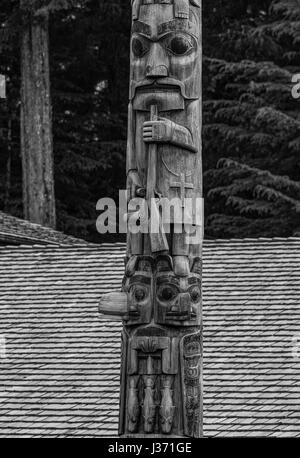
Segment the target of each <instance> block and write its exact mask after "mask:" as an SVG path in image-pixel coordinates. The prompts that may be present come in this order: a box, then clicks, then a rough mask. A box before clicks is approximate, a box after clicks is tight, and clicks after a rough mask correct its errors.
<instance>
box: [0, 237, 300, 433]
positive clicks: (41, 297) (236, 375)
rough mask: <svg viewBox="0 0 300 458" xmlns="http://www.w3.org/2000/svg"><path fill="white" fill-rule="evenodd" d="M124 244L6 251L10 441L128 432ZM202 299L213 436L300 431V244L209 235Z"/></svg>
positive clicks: (2, 374) (5, 428) (2, 321)
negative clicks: (117, 316)
mask: <svg viewBox="0 0 300 458" xmlns="http://www.w3.org/2000/svg"><path fill="white" fill-rule="evenodd" d="M124 250H125V247H124V245H120V244H119V245H118V244H116V245H102V246H95V245H91V246H73V247H50V246H45V247H29V246H28V247H11V248H7V247H2V248H0V260H1V262H0V279H1V280H0V366H1V370H0V437H55V436H56V437H74V436H81V437H103V436H115V435H116V434H117V422H118V419H117V414H118V394H119V388H120V386H119V364H120V331H121V325H120V323H112V322H108V321H107V320H106V319H103V318H102V319H99V316H98V314H97V303H98V299H99V296H101V294H102V293H105V292H107V291H112V290H118V289H119V287H120V282H121V277H122V274H123V256H124ZM203 294H204V434H205V436H214V437H218V436H235V437H236V436H294V437H295V436H298V437H300V359H299V355H300V351H298V348H297V343H298V341H299V342H300V305H299V297H300V239H298V240H297V239H285V240H279V239H278V240H243V241H208V242H206V243H205V249H204V278H203ZM297 339H298V340H297ZM297 351H298V355H297Z"/></svg>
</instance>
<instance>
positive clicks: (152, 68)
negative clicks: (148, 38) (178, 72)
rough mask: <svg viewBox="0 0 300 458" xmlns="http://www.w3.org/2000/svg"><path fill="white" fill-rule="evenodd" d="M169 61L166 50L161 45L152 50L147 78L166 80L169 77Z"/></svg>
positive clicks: (156, 44)
mask: <svg viewBox="0 0 300 458" xmlns="http://www.w3.org/2000/svg"><path fill="white" fill-rule="evenodd" d="M168 66H169V61H168V56H167V54H166V51H165V49H164V48H163V47H162V46H161V45H160V44H159V43H153V44H152V45H151V48H150V52H149V57H148V60H147V65H146V72H145V73H146V78H164V77H166V76H168V75H169V69H168Z"/></svg>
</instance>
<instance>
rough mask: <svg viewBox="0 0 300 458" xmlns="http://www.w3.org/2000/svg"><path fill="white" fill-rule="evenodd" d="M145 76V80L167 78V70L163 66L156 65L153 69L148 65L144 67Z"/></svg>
mask: <svg viewBox="0 0 300 458" xmlns="http://www.w3.org/2000/svg"><path fill="white" fill-rule="evenodd" d="M146 76H147V78H164V77H166V76H168V69H167V67H166V66H165V65H156V66H155V67H151V65H148V66H147V67H146Z"/></svg>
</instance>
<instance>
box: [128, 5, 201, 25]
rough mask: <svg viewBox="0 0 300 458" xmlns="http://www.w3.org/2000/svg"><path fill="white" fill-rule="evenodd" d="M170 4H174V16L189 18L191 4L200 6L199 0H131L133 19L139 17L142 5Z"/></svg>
mask: <svg viewBox="0 0 300 458" xmlns="http://www.w3.org/2000/svg"><path fill="white" fill-rule="evenodd" d="M154 3H157V4H169V5H172V4H173V5H174V17H176V18H180V19H188V18H189V4H191V5H193V6H196V7H198V8H199V7H200V4H199V1H198V0H131V5H132V17H133V20H136V19H138V17H139V9H140V6H141V5H152V4H154Z"/></svg>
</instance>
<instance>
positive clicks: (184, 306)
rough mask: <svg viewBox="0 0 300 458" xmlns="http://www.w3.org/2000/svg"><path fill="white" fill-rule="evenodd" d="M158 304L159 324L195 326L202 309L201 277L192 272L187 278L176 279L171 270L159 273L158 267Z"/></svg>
mask: <svg viewBox="0 0 300 458" xmlns="http://www.w3.org/2000/svg"><path fill="white" fill-rule="evenodd" d="M161 262H163V261H161ZM156 303H157V304H156V305H157V307H156V309H157V318H158V323H167V324H174V325H176V324H179V325H184V324H185V323H186V324H192V323H194V324H195V322H197V321H198V319H199V314H200V307H201V283H200V276H199V275H198V274H197V273H194V272H191V273H190V275H189V276H187V277H176V275H175V274H174V272H173V271H172V270H171V269H170V270H169V271H162V272H159V267H158V273H157V277H156Z"/></svg>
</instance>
